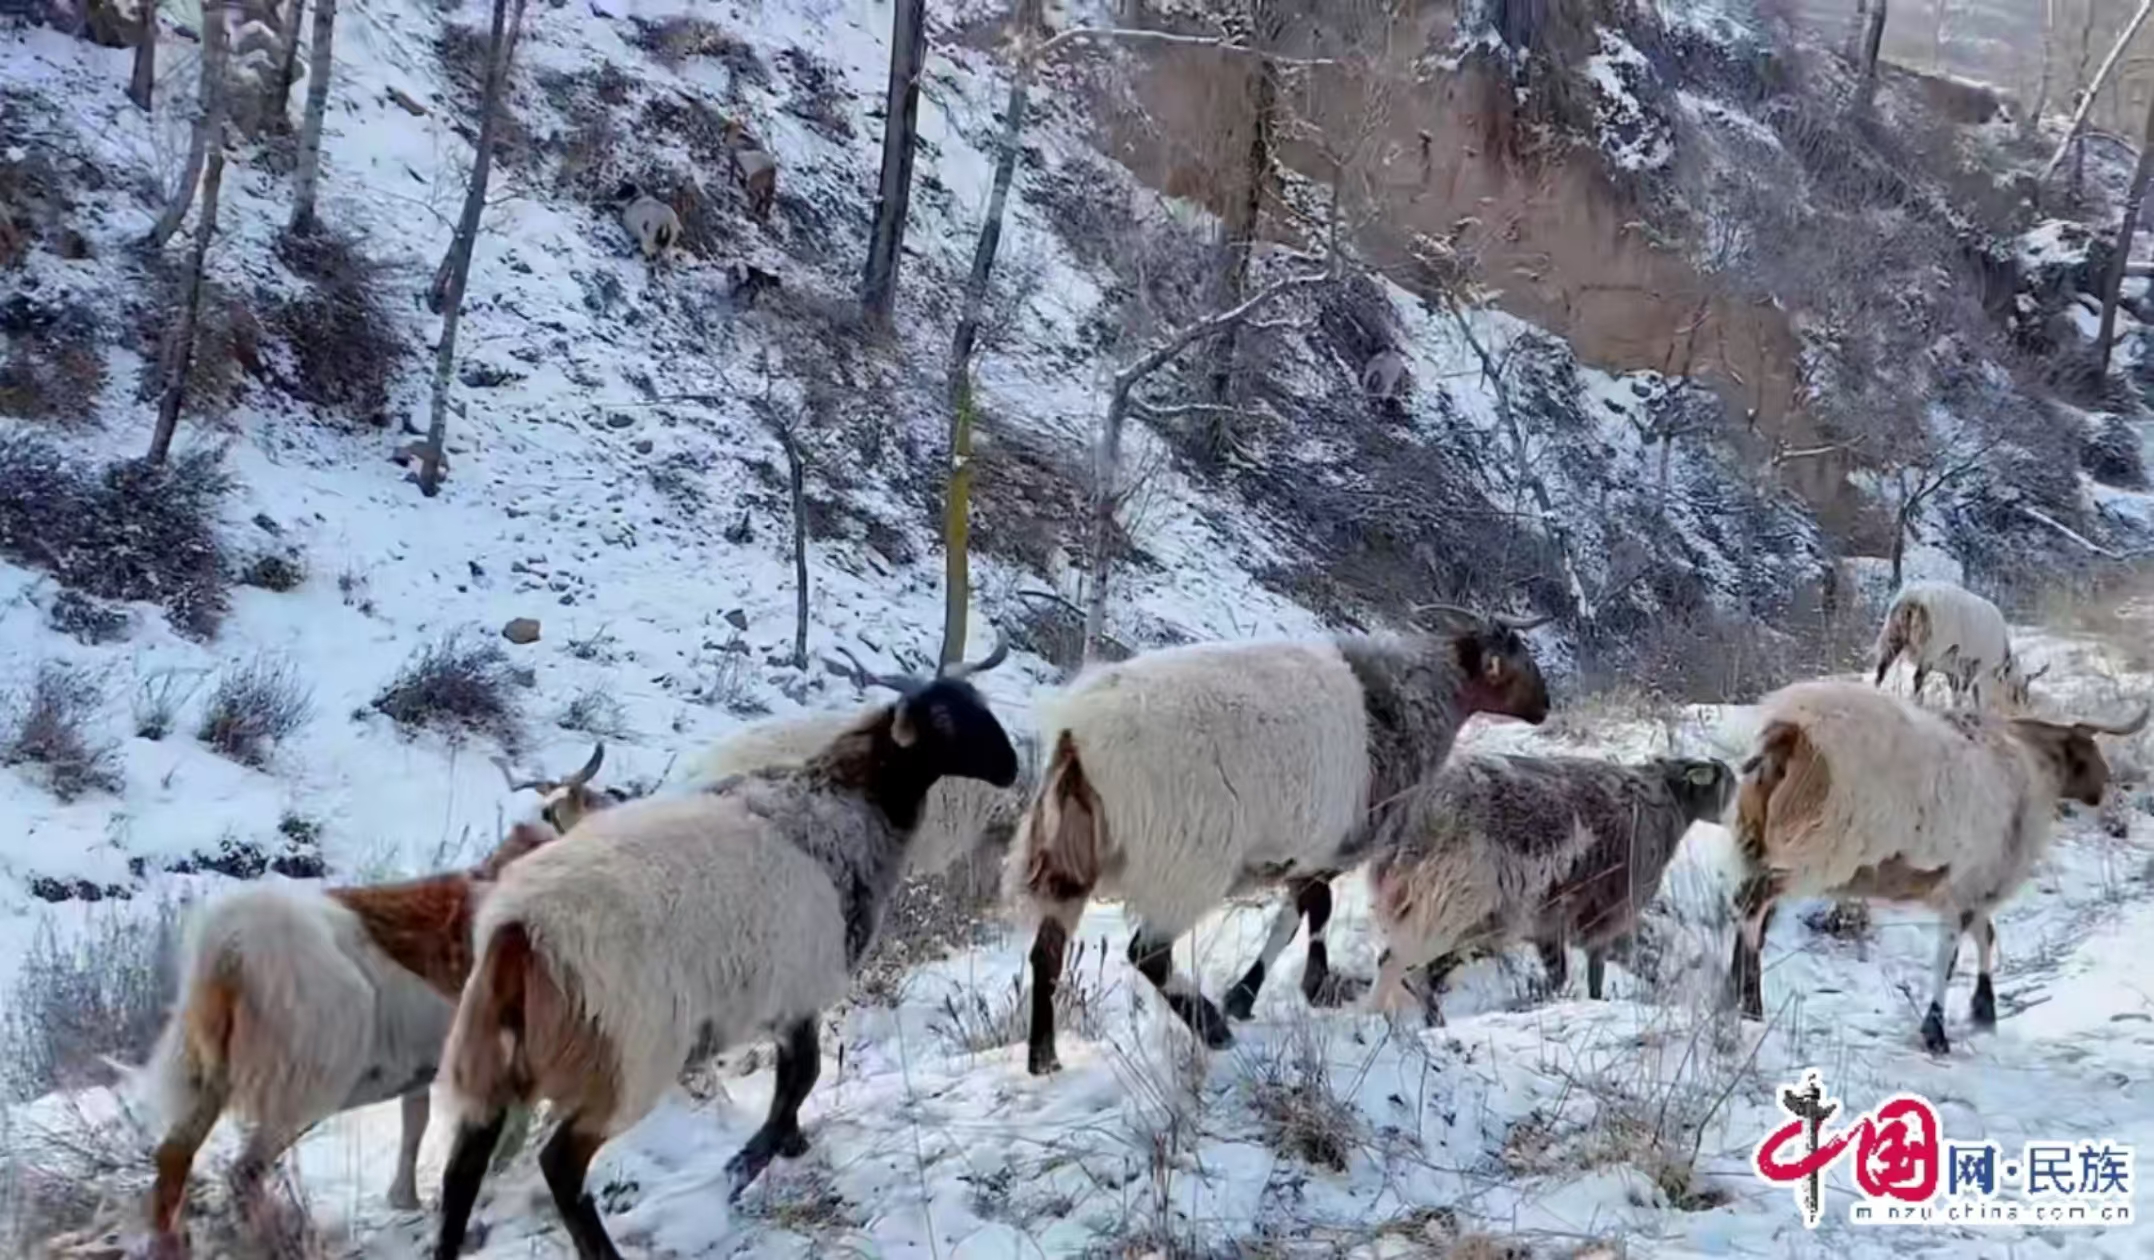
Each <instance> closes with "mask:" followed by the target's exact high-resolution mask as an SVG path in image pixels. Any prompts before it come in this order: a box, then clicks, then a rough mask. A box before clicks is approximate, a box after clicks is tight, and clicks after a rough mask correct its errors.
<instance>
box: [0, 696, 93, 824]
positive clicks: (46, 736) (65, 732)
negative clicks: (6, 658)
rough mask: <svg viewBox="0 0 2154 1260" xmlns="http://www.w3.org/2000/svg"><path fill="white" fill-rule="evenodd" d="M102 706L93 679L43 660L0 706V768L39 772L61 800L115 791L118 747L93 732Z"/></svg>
mask: <svg viewBox="0 0 2154 1260" xmlns="http://www.w3.org/2000/svg"><path fill="white" fill-rule="evenodd" d="M104 703H105V692H104V685H103V683H102V682H101V681H100V680H99V678H98V677H97V675H95V674H93V673H91V672H90V671H89V670H87V669H84V668H81V667H79V666H74V665H68V664H65V663H63V662H59V661H47V662H45V663H44V664H42V665H40V666H38V670H37V676H36V677H35V678H34V679H33V680H32V681H31V683H30V685H29V686H28V687H27V688H25V689H23V690H22V691H20V692H17V693H15V694H14V695H13V696H10V697H8V698H7V699H6V702H5V704H4V705H0V766H19V765H30V766H36V767H38V768H40V769H41V770H42V771H43V772H44V775H45V783H46V786H47V787H49V788H50V789H51V790H52V794H53V795H54V796H55V797H58V798H59V799H60V800H61V801H72V800H74V799H75V798H77V797H79V796H82V795H83V794H85V793H88V792H93V791H102V792H118V791H119V790H120V788H121V787H122V785H123V780H122V779H121V777H120V762H119V751H118V748H117V747H116V746H115V745H114V744H113V743H112V742H111V741H109V740H106V739H104V738H102V737H100V736H99V735H98V734H97V733H96V731H95V729H94V728H95V725H96V723H97V721H98V717H99V713H100V710H102V709H103V707H104Z"/></svg>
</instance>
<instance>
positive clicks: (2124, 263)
mask: <svg viewBox="0 0 2154 1260" xmlns="http://www.w3.org/2000/svg"><path fill="white" fill-rule="evenodd" d="M2150 179H2154V92H2150V93H2148V94H2147V120H2146V125H2145V127H2144V128H2142V129H2141V132H2140V139H2139V160H2138V161H2137V162H2136V163H2134V164H2133V165H2132V184H2131V190H2130V191H2129V192H2127V193H2126V194H2125V195H2124V221H2123V222H2122V223H2119V224H2118V225H2117V244H2116V249H2115V250H2113V251H2112V252H2111V253H2110V256H2109V266H2108V268H2107V269H2106V270H2105V271H2104V272H2103V273H2102V323H2101V327H2100V328H2099V329H2098V330H2097V331H2096V332H2095V334H2094V370H2095V371H2096V372H2098V373H2101V374H2103V375H2107V374H2108V372H2109V352H2110V350H2111V349H2112V348H2114V346H2115V345H2116V335H2117V301H2118V299H2119V298H2120V297H2122V295H2123V292H2124V273H2125V271H2126V270H2127V268H2128V267H2129V265H2130V262H2131V254H2132V235H2133V234H2134V233H2135V232H2136V231H2137V230H2138V228H2139V215H2140V212H2141V210H2142V209H2143V208H2144V207H2145V205H2146V197H2147V182H2148V181H2149V180H2150Z"/></svg>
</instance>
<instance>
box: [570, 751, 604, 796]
mask: <svg viewBox="0 0 2154 1260" xmlns="http://www.w3.org/2000/svg"><path fill="white" fill-rule="evenodd" d="M605 760H606V741H605V740H600V741H598V746H597V747H596V748H593V749H592V750H591V759H590V760H589V761H586V762H584V763H583V769H581V770H578V771H577V772H576V773H574V774H572V775H570V776H568V777H567V778H565V779H563V780H561V786H562V787H572V788H576V787H582V786H583V785H584V784H586V783H589V782H590V781H591V776H592V775H594V774H597V773H598V767H599V765H600V763H602V762H604V761H605Z"/></svg>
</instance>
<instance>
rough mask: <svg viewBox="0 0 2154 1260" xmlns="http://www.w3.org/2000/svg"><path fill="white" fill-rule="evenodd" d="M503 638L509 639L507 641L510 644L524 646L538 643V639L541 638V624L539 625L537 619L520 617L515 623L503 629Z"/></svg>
mask: <svg viewBox="0 0 2154 1260" xmlns="http://www.w3.org/2000/svg"><path fill="white" fill-rule="evenodd" d="M501 637H502V638H504V639H507V640H508V641H509V642H511V643H516V644H524V643H536V642H538V637H539V623H538V618H536V617H518V618H516V619H515V620H513V621H511V622H509V624H507V625H505V626H503V627H501Z"/></svg>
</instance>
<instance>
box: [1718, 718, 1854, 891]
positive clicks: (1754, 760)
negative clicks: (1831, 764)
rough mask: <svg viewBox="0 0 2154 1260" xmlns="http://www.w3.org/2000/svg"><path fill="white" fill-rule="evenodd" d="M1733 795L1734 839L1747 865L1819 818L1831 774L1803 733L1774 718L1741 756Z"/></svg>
mask: <svg viewBox="0 0 2154 1260" xmlns="http://www.w3.org/2000/svg"><path fill="white" fill-rule="evenodd" d="M1742 775H1743V777H1742V785H1741V787H1740V788H1739V789H1738V790H1737V792H1736V796H1735V842H1736V847H1737V848H1738V849H1739V850H1740V851H1741V852H1742V855H1743V860H1744V861H1745V862H1746V863H1747V864H1748V865H1749V866H1750V868H1751V869H1752V870H1762V869H1764V868H1765V867H1766V866H1767V865H1768V863H1767V860H1766V858H1767V855H1768V854H1769V853H1771V852H1772V851H1773V850H1774V849H1775V848H1784V847H1786V846H1787V844H1788V843H1789V841H1790V840H1791V839H1792V838H1793V837H1794V836H1795V835H1797V834H1798V833H1801V832H1805V831H1809V830H1812V829H1814V828H1815V827H1816V826H1817V825H1818V824H1819V823H1820V822H1821V821H1822V813H1823V810H1824V805H1825V798H1826V795H1827V794H1828V792H1829V791H1830V790H1831V787H1832V774H1831V771H1830V769H1829V768H1828V767H1827V766H1826V764H1825V759H1824V757H1823V756H1821V755H1820V754H1819V753H1818V749H1817V746H1816V745H1815V744H1813V743H1812V742H1811V741H1810V736H1809V733H1808V732H1806V731H1804V730H1803V728H1802V727H1801V726H1799V725H1797V724H1795V723H1793V722H1787V721H1774V722H1770V723H1768V724H1767V725H1766V727H1765V729H1764V730H1763V731H1762V732H1760V733H1759V735H1758V745H1757V751H1756V752H1754V753H1752V754H1751V755H1750V758H1749V759H1748V760H1747V761H1745V762H1743V770H1742Z"/></svg>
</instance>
